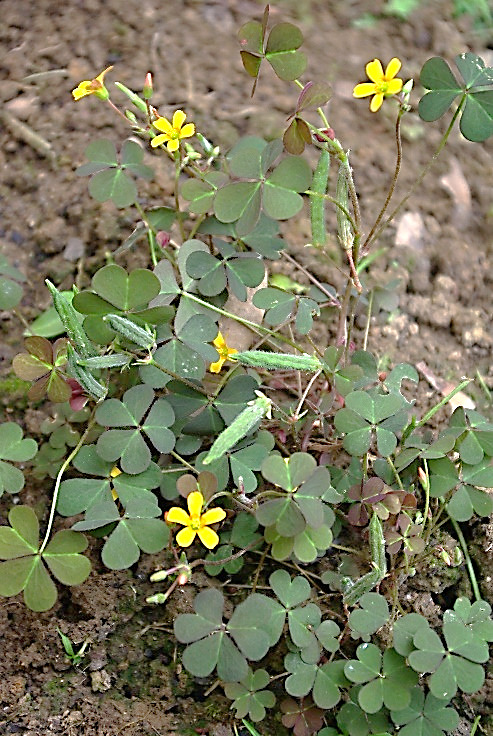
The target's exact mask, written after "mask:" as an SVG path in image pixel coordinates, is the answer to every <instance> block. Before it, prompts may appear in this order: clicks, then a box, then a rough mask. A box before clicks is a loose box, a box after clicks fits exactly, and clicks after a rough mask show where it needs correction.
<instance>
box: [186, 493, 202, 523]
mask: <svg viewBox="0 0 493 736" xmlns="http://www.w3.org/2000/svg"><path fill="white" fill-rule="evenodd" d="M203 505H204V497H203V495H202V494H201V492H200V491H193V493H189V494H188V496H187V506H188V512H189V514H190V516H192V517H193V516H200V512H201V511H202V506H203Z"/></svg>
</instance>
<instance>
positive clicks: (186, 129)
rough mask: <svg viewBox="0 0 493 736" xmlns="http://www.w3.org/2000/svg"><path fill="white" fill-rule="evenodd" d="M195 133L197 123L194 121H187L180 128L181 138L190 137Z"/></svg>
mask: <svg viewBox="0 0 493 736" xmlns="http://www.w3.org/2000/svg"><path fill="white" fill-rule="evenodd" d="M194 134H195V125H194V124H193V123H187V124H186V125H184V126H183V128H182V129H181V130H180V138H190V137H191V136H192V135H194Z"/></svg>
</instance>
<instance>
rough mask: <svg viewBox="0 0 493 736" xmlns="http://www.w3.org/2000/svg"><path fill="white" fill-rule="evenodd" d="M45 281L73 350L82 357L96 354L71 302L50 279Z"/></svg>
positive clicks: (90, 356) (94, 347)
mask: <svg viewBox="0 0 493 736" xmlns="http://www.w3.org/2000/svg"><path fill="white" fill-rule="evenodd" d="M45 283H46V286H47V287H48V290H49V292H50V294H51V296H52V299H53V306H54V307H55V309H56V311H57V313H58V316H59V317H60V320H61V322H62V325H63V326H64V328H65V331H66V333H67V335H68V338H69V340H70V342H71V343H72V345H73V346H74V348H75V350H76V351H77V352H78V353H79V355H80V356H81V357H82V358H92V357H94V356H95V355H98V351H97V349H96V346H95V345H94V343H93V342H92V341H91V340H89V338H88V337H87V335H86V333H85V330H84V328H83V327H82V325H81V323H80V316H79V314H78V312H76V311H75V309H74V307H73V306H72V302H71V301H70V300H69V299H67V297H65V296H64V295H63V294H62V293H61V292H59V291H58V289H57V288H56V286H55V285H54V284H52V283H51V281H49V280H48V279H46V281H45Z"/></svg>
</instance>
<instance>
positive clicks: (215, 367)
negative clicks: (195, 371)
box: [209, 358, 226, 373]
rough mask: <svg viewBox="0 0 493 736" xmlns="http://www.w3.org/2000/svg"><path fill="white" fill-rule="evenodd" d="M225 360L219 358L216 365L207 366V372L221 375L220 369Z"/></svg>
mask: <svg viewBox="0 0 493 736" xmlns="http://www.w3.org/2000/svg"><path fill="white" fill-rule="evenodd" d="M225 360H226V359H225V358H219V360H218V361H217V362H216V363H211V364H210V366H209V372H210V373H221V368H222V367H223V363H224V361H225Z"/></svg>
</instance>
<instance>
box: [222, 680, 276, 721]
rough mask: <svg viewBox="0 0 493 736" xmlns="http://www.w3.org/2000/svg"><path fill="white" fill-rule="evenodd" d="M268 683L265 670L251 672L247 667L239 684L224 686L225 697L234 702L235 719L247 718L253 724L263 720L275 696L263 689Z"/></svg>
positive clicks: (272, 704)
mask: <svg viewBox="0 0 493 736" xmlns="http://www.w3.org/2000/svg"><path fill="white" fill-rule="evenodd" d="M269 681H270V677H269V673H268V672H266V670H263V669H259V670H256V671H255V672H252V670H251V669H250V667H249V668H248V674H247V676H246V677H245V678H244V679H243V680H242V681H241V682H239V683H237V682H234V683H227V684H226V685H225V687H224V692H225V694H226V697H228V698H230V699H231V700H233V701H234V702H233V705H232V707H233V708H234V709H235V710H236V718H244V717H245V716H249V718H251V720H252V721H254V722H257V721H261V720H263V719H264V718H265V715H266V714H265V709H266V708H272V707H273V706H274V704H275V702H276V698H275V695H274V694H273V693H271V692H270V691H269V690H264V689H263V688H265V687H266V686H267V685H268V684H269Z"/></svg>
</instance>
